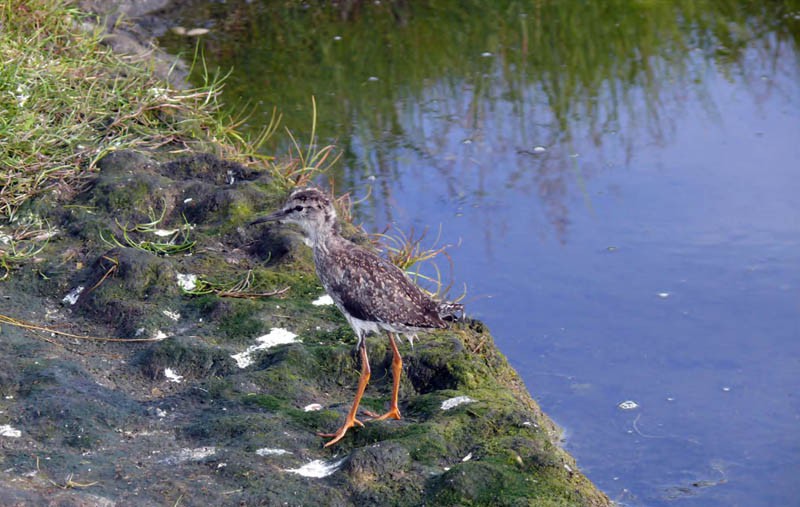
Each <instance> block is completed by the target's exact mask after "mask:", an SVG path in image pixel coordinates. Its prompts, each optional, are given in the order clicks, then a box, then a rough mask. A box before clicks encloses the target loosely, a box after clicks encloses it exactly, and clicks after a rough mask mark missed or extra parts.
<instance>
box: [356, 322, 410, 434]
mask: <svg viewBox="0 0 800 507" xmlns="http://www.w3.org/2000/svg"><path fill="white" fill-rule="evenodd" d="M389 342H390V343H391V344H392V353H393V355H392V404H391V406H390V407H389V411H388V412H386V413H385V414H383V415H380V416H377V417H376V416H375V415H374V414H371V413H367V415H371V416H373V419H372V420H373V421H383V420H385V419H400V409H399V408H398V407H397V396H398V395H399V394H400V375H402V373H403V358H402V357H400V351H399V350H397V344H396V343H395V342H394V335H393V334H392V333H389ZM365 413H366V412H365Z"/></svg>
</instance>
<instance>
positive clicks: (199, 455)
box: [160, 447, 217, 465]
mask: <svg viewBox="0 0 800 507" xmlns="http://www.w3.org/2000/svg"><path fill="white" fill-rule="evenodd" d="M216 453H217V448H216V447H196V448H194V449H181V450H180V451H178V452H176V453H175V454H173V455H172V456H169V457H167V458H164V459H162V460H161V461H160V463H166V464H167V465H177V464H179V463H185V462H187V461H200V460H202V459H205V458H208V457H209V456H213V455H215V454H216Z"/></svg>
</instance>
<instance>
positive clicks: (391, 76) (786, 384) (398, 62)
mask: <svg viewBox="0 0 800 507" xmlns="http://www.w3.org/2000/svg"><path fill="white" fill-rule="evenodd" d="M664 4H665V3H653V4H652V5H651V4H649V3H648V4H645V3H637V4H635V5H634V4H630V3H629V2H623V3H619V4H618V3H616V2H588V3H585V2H581V3H577V2H561V3H556V4H555V5H550V4H547V3H541V2H498V3H497V5H496V6H494V7H486V6H483V5H482V4H481V3H472V2H467V3H464V2H444V1H440V2H429V3H428V4H426V5H428V7H420V6H416V7H414V10H411V8H408V9H406V8H400V7H392V6H391V4H388V3H384V4H363V5H361V7H360V8H359V10H358V11H357V12H353V13H350V15H349V18H350V19H349V20H347V21H342V20H341V17H342V16H340V15H339V13H338V11H332V12H327V11H324V10H322V11H320V10H315V9H314V8H311V9H307V10H303V9H298V10H292V9H284V8H282V7H275V8H271V7H269V6H263V5H261V6H252V5H250V4H247V3H235V2H234V3H233V4H230V3H228V4H225V5H222V4H211V5H210V6H209V5H208V4H203V5H194V6H192V7H191V8H189V9H187V10H185V11H181V12H180V13H178V14H176V16H177V18H178V19H180V20H181V21H182V22H184V23H189V25H188V26H191V23H195V24H203V25H204V26H208V27H211V28H212V34H211V36H210V37H209V38H208V39H206V40H205V41H204V42H203V46H204V49H205V51H206V55H207V58H208V59H209V61H210V62H212V66H213V65H215V64H217V65H221V66H222V67H223V68H228V67H230V66H233V74H232V76H231V78H230V80H229V83H228V88H227V89H226V93H225V97H224V98H225V99H226V101H227V102H229V103H237V102H240V101H242V102H249V103H250V104H255V105H256V108H257V109H256V113H255V116H254V117H253V119H252V120H251V123H252V124H253V126H254V128H255V126H256V125H257V124H258V123H259V118H261V117H263V116H265V115H266V114H268V112H271V109H272V106H273V105H277V106H279V107H280V108H281V109H282V111H283V112H284V123H285V124H287V125H288V126H290V127H291V128H292V129H293V130H294V131H295V132H296V133H304V134H305V135H306V136H307V135H308V130H309V125H310V99H309V97H310V96H311V95H312V94H313V95H315V96H316V97H317V102H318V107H319V120H320V125H319V132H320V133H321V136H322V139H323V141H328V140H335V141H336V142H337V144H338V145H339V146H341V147H342V149H343V151H344V156H343V159H342V161H341V162H340V163H339V165H338V172H337V173H336V174H335V176H336V180H337V185H338V188H339V189H340V190H341V191H345V190H348V191H352V192H353V194H354V197H364V198H365V200H364V202H363V203H361V204H360V205H359V206H358V208H357V211H358V217H359V218H360V219H361V220H363V221H364V222H365V224H366V227H367V228H368V229H371V230H381V229H383V228H384V227H385V226H386V225H387V224H395V225H396V227H398V228H399V229H400V230H406V231H407V230H408V229H409V227H411V226H413V227H414V228H415V229H416V231H418V232H419V231H422V230H425V229H426V228H428V229H429V232H428V236H427V240H426V241H424V243H427V244H430V242H432V240H433V239H434V237H435V236H437V235H438V236H439V244H450V245H457V246H456V247H453V248H450V250H449V251H450V254H451V257H452V260H453V271H452V273H449V272H448V271H447V265H446V264H447V263H444V264H440V266H441V267H442V268H444V273H445V275H446V277H448V278H449V277H452V279H453V280H454V281H455V283H456V286H455V287H454V288H453V291H452V292H453V294H458V293H459V288H458V286H459V285H460V284H462V283H466V284H467V287H468V288H467V293H466V303H467V305H468V309H469V312H470V314H471V315H473V316H476V317H478V318H481V319H483V320H484V321H486V322H487V323H488V324H489V326H490V328H491V329H492V331H493V334H494V336H495V338H496V341H497V343H498V345H499V346H500V348H501V350H503V352H505V354H506V355H507V356H508V357H509V359H510V361H511V362H512V364H513V365H514V366H515V368H516V369H517V370H518V371H519V372H520V374H521V375H522V377H523V379H524V380H525V383H526V384H527V386H528V388H529V389H530V391H531V392H532V393H533V394H534V396H535V397H536V398H537V399H538V401H539V402H540V403H541V405H542V407H543V408H544V410H545V411H546V412H547V413H548V414H550V415H551V417H553V418H554V419H555V420H556V421H557V422H558V423H559V424H560V425H561V426H563V427H564V429H565V437H566V440H565V445H566V447H567V449H568V450H569V451H570V452H571V453H572V454H573V455H574V456H575V457H576V458H577V460H578V462H579V464H580V465H581V467H582V468H583V470H584V471H585V472H586V473H587V475H588V476H589V477H590V478H591V479H592V480H593V481H595V483H596V484H598V485H599V486H600V487H601V488H602V489H603V490H604V491H606V492H607V493H608V494H609V496H610V497H611V498H612V499H615V500H617V501H619V502H620V503H623V504H625V505H634V506H645V505H647V506H650V505H656V506H657V505H681V506H734V505H742V506H760V505H763V506H772V505H793V504H796V501H797V500H796V499H797V498H798V497H800V483H798V481H797V480H796V478H797V477H798V474H800V400H799V399H798V394H797V393H798V392H800V341H798V339H797V338H798V336H800V198H798V196H799V195H800V64H799V63H798V62H799V61H800V59H799V58H798V56H800V53H798V44H797V42H798V35H800V29H798V19H800V5H799V4H798V3H797V2H784V3H779V2H775V3H769V4H767V5H761V4H760V3H756V2H753V3H749V2H716V3H715V2H711V3H703V2H700V3H696V4H695V3H693V2H674V3H671V4H670V5H664ZM389 11H391V13H389ZM192 20H194V21H192ZM164 42H165V43H166V44H167V45H169V46H170V47H172V48H174V49H176V50H178V49H180V48H184V49H188V48H191V44H192V43H191V42H187V41H185V40H179V39H177V38H175V37H166V38H165V39H164ZM271 148H272V149H277V148H276V145H273V146H272V147H271ZM628 400H631V401H634V402H636V404H637V407H636V408H633V409H629V410H623V409H622V408H620V407H619V406H618V404H619V403H621V402H624V401H628Z"/></svg>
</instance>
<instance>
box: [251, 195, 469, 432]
mask: <svg viewBox="0 0 800 507" xmlns="http://www.w3.org/2000/svg"><path fill="white" fill-rule="evenodd" d="M263 222H278V223H291V224H297V225H298V226H300V228H301V229H302V231H303V233H304V237H305V242H306V244H307V245H309V246H310V247H311V248H312V249H313V251H314V264H315V266H316V271H317V276H318V277H319V279H320V281H321V282H322V286H323V287H324V288H325V291H326V292H327V293H328V295H329V296H330V297H331V298H332V299H333V301H334V303H335V304H336V307H337V308H339V310H340V311H341V312H342V313H343V314H344V316H345V318H346V319H347V322H348V323H349V324H350V327H352V328H353V331H355V333H356V337H357V338H358V350H359V353H360V356H361V376H360V378H359V380H358V390H357V391H356V397H355V400H354V401H353V405H352V407H351V408H350V412H349V413H348V414H347V417H346V419H345V421H344V424H343V425H342V426H341V428H339V429H338V430H337V431H336V432H335V433H319V435H320V436H324V437H332V439H331V440H330V441H329V442H328V443H326V444H325V447H328V446H331V445H333V444H335V443H336V442H338V441H339V440H341V439H342V438H343V437H344V436H345V433H347V430H348V429H350V428H352V427H353V426H355V425H359V426H363V423H362V422H361V421H359V420H358V419H356V413H357V412H358V404H359V402H360V401H361V397H362V396H363V395H364V390H365V389H366V387H367V383H368V382H369V377H370V368H369V358H368V357H367V347H366V343H365V341H364V336H365V335H366V334H367V333H369V332H370V331H371V332H374V333H378V332H379V331H380V330H385V331H387V332H388V334H389V342H390V344H391V346H392V353H393V356H392V380H393V384H392V401H391V406H390V408H389V411H388V412H386V413H385V414H383V415H381V416H376V417H374V420H383V419H400V409H399V408H398V406H397V396H398V392H399V390H400V375H401V372H402V365H403V360H402V358H401V357H400V352H399V350H398V349H397V344H396V343H395V336H394V335H395V334H396V333H401V334H405V335H409V336H410V335H413V334H414V333H415V332H416V331H419V330H422V329H441V328H445V327H447V323H446V322H445V321H444V318H443V317H448V316H452V315H454V314H455V313H458V312H461V311H462V310H463V306H462V305H460V304H456V303H439V302H436V301H434V300H433V299H431V298H430V296H428V295H427V294H426V293H425V292H423V291H422V290H421V289H420V288H419V287H417V286H416V285H415V284H414V283H412V282H411V280H409V279H408V277H407V276H406V274H405V273H404V272H403V271H402V270H401V269H400V268H398V267H397V266H395V265H394V264H392V263H391V262H389V261H387V260H386V259H384V258H382V257H379V256H378V255H376V254H375V253H373V252H371V251H369V250H367V249H365V248H362V247H360V246H358V245H356V244H355V243H353V242H351V241H349V240H347V239H345V238H343V237H342V236H341V235H340V234H339V226H338V225H337V223H336V210H335V209H334V206H333V203H332V202H331V199H330V198H328V196H327V195H325V194H324V193H323V192H322V191H320V190H319V189H316V188H304V189H298V190H295V191H294V192H292V194H291V195H290V196H289V199H288V200H287V201H286V204H284V206H283V207H282V208H281V209H280V210H279V211H276V212H275V213H272V214H271V215H268V216H266V217H262V218H259V219H257V220H255V221H253V222H252V223H251V225H254V224H259V223H263ZM368 415H372V414H368Z"/></svg>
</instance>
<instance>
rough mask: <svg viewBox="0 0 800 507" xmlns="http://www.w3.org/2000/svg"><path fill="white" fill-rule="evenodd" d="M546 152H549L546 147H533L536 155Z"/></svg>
mask: <svg viewBox="0 0 800 507" xmlns="http://www.w3.org/2000/svg"><path fill="white" fill-rule="evenodd" d="M546 151H547V148H545V147H544V146H534V147H533V152H534V153H544V152H546Z"/></svg>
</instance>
